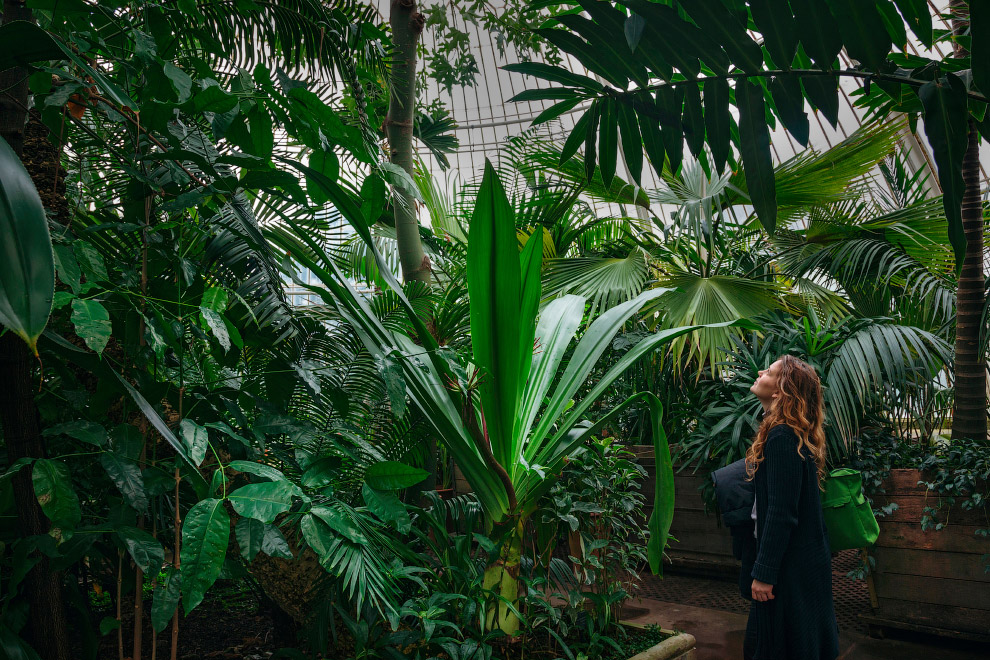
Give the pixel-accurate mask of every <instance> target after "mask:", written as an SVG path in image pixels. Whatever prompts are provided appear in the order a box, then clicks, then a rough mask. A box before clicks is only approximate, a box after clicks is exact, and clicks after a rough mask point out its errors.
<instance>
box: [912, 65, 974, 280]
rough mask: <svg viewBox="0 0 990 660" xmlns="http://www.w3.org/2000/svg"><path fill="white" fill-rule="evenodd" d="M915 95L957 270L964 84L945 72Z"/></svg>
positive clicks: (961, 238) (962, 242) (965, 131)
mask: <svg viewBox="0 0 990 660" xmlns="http://www.w3.org/2000/svg"><path fill="white" fill-rule="evenodd" d="M918 96H919V97H920V98H921V103H922V105H923V106H924V108H925V135H926V136H927V137H928V144H930V145H931V147H932V154H933V155H934V157H935V164H936V165H937V166H938V182H939V184H941V186H942V205H943V207H944V208H945V217H946V220H947V221H948V224H949V241H950V242H951V243H952V248H953V250H954V252H955V255H956V270H958V269H960V268H962V264H963V259H964V258H965V256H966V234H965V233H963V226H962V200H963V194H964V193H965V191H966V182H965V181H964V180H963V173H962V163H963V157H964V156H965V153H966V147H967V145H968V144H969V138H968V135H969V121H968V120H969V111H968V109H967V107H966V85H965V84H963V81H962V80H960V79H959V77H958V76H956V75H954V74H951V73H947V74H946V75H944V76H943V77H941V78H939V79H938V80H933V81H931V82H927V83H925V84H924V85H922V86H921V89H919V90H918Z"/></svg>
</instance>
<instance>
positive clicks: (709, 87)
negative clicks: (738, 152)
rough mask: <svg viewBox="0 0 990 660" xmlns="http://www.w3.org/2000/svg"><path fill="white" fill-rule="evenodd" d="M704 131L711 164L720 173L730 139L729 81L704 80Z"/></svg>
mask: <svg viewBox="0 0 990 660" xmlns="http://www.w3.org/2000/svg"><path fill="white" fill-rule="evenodd" d="M704 92H705V133H706V135H707V136H708V148H709V149H711V150H712V165H714V167H715V170H716V171H717V172H718V173H719V174H721V173H722V170H724V169H725V161H726V159H727V158H728V157H729V148H730V141H731V139H732V138H731V134H730V121H729V120H730V118H731V115H730V114H729V81H728V80H725V79H714V80H706V81H705V89H704Z"/></svg>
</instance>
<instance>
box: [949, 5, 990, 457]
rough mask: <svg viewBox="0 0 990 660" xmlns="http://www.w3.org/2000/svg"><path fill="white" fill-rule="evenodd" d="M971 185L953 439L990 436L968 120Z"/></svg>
mask: <svg viewBox="0 0 990 660" xmlns="http://www.w3.org/2000/svg"><path fill="white" fill-rule="evenodd" d="M950 8H951V11H952V13H953V19H952V29H953V32H954V33H956V34H957V35H958V34H962V33H963V31H964V30H965V29H966V28H967V27H968V25H969V20H968V9H967V8H966V5H965V3H964V2H961V1H960V0H953V1H952V2H951V3H950ZM955 55H956V56H957V57H965V56H966V55H968V53H967V52H966V49H964V48H963V47H962V46H960V45H959V43H958V42H957V43H956V46H955ZM963 180H964V181H965V183H966V191H965V192H964V193H963V201H962V225H963V232H964V233H965V235H966V257H965V259H964V260H963V265H962V272H961V273H960V274H959V287H958V289H957V290H956V344H955V390H956V396H955V405H954V407H953V411H952V439H953V440H957V439H961V438H971V439H975V440H986V437H987V393H986V392H987V390H986V388H987V372H986V362H985V360H984V356H983V355H982V354H981V353H980V331H981V328H982V321H983V306H984V303H985V296H986V293H985V291H986V290H985V288H984V287H985V278H984V273H983V205H982V203H981V201H980V148H979V137H978V134H977V132H976V123H975V122H974V121H973V120H972V119H970V120H969V145H968V147H967V149H966V155H965V156H964V157H963Z"/></svg>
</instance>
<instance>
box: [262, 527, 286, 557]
mask: <svg viewBox="0 0 990 660" xmlns="http://www.w3.org/2000/svg"><path fill="white" fill-rule="evenodd" d="M261 551H262V552H263V553H265V554H266V555H268V556H269V557H281V558H282V559H292V549H291V548H289V543H288V541H286V540H285V537H284V536H282V532H280V531H279V530H278V527H276V526H275V525H265V536H264V538H262V539H261Z"/></svg>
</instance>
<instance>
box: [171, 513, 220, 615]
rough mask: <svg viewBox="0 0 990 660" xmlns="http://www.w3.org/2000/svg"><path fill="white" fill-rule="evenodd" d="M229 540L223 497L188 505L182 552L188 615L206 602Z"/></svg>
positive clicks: (184, 603)
mask: <svg viewBox="0 0 990 660" xmlns="http://www.w3.org/2000/svg"><path fill="white" fill-rule="evenodd" d="M229 542H230V516H228V515H227V511H226V510H225V509H224V508H223V502H222V501H221V500H218V499H214V498H209V499H205V500H201V501H199V502H197V503H196V504H195V505H194V506H193V508H191V509H189V513H187V514H186V519H185V521H184V522H183V525H182V550H181V552H180V553H179V554H180V559H181V561H182V564H181V565H182V570H183V574H184V576H185V577H184V579H183V582H184V585H183V586H184V589H183V594H182V603H183V609H184V610H185V613H186V614H187V615H188V614H189V612H191V611H192V610H193V609H194V608H195V607H196V606H197V605H199V604H200V603H201V602H203V596H204V595H205V594H206V591H207V590H208V589H209V588H210V587H211V586H213V583H214V582H216V580H217V577H218V576H219V575H220V569H221V568H222V567H223V560H224V558H225V557H226V556H227V544H228V543H229Z"/></svg>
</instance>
